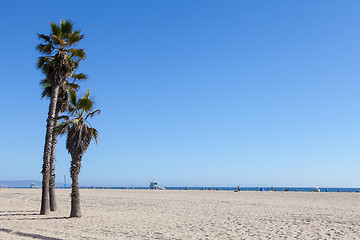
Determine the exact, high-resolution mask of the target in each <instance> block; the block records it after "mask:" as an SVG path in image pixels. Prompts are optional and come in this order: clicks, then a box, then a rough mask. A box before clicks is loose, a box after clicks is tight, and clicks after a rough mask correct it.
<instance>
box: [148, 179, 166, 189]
mask: <svg viewBox="0 0 360 240" xmlns="http://www.w3.org/2000/svg"><path fill="white" fill-rule="evenodd" d="M150 189H160V190H165V188H164V187H161V186H159V185H158V184H157V182H155V181H154V180H153V181H152V182H150Z"/></svg>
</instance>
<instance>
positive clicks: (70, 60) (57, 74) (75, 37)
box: [37, 20, 86, 85]
mask: <svg viewBox="0 0 360 240" xmlns="http://www.w3.org/2000/svg"><path fill="white" fill-rule="evenodd" d="M50 25H51V33H50V35H45V34H38V36H39V38H40V39H41V40H43V43H41V44H39V45H38V46H37V49H38V50H39V51H40V53H42V54H44V55H43V56H41V57H39V58H38V61H37V67H38V68H39V69H41V70H42V72H43V73H44V74H45V75H46V76H47V81H48V82H49V83H50V84H55V85H61V84H62V83H63V81H65V80H66V78H67V77H68V76H69V75H73V76H74V77H75V78H77V79H85V78H86V76H85V75H84V74H81V73H80V74H73V71H74V70H75V69H76V68H77V67H78V65H79V62H80V61H81V60H84V59H85V58H86V54H85V51H84V49H78V48H74V46H75V45H76V44H78V43H79V41H80V40H82V39H83V38H84V35H83V34H81V31H80V30H74V29H73V24H72V22H71V21H70V20H61V22H60V25H57V24H55V23H53V22H52V23H50Z"/></svg>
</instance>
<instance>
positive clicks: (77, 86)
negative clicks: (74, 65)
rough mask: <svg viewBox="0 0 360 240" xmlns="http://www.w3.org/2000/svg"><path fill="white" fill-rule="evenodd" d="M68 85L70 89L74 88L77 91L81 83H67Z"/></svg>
mask: <svg viewBox="0 0 360 240" xmlns="http://www.w3.org/2000/svg"><path fill="white" fill-rule="evenodd" d="M67 87H68V88H69V89H72V90H74V91H77V90H79V88H80V85H79V84H76V83H67Z"/></svg>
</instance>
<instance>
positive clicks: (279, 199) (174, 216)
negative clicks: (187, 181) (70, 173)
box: [0, 189, 360, 239]
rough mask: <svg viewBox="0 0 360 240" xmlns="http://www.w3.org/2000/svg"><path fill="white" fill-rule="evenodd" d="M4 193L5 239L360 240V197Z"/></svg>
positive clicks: (0, 231)
mask: <svg viewBox="0 0 360 240" xmlns="http://www.w3.org/2000/svg"><path fill="white" fill-rule="evenodd" d="M57 196H58V207H59V210H58V212H56V213H52V214H50V215H47V216H40V215H38V213H39V209H40V198H41V190H40V189H0V239H281V238H288V239H360V207H359V206H360V205H359V204H360V193H305V192H303V193H301V192H297V193H294V192H284V193H282V192H240V193H236V192H225V191H175V190H167V191H157V190H93V189H85V190H81V200H82V213H83V217H82V218H67V217H68V216H69V214H70V190H57Z"/></svg>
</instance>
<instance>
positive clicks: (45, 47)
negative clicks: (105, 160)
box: [37, 20, 86, 214]
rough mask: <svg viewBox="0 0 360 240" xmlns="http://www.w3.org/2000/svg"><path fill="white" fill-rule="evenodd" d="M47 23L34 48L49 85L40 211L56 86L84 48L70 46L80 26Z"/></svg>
mask: <svg viewBox="0 0 360 240" xmlns="http://www.w3.org/2000/svg"><path fill="white" fill-rule="evenodd" d="M50 25H51V32H50V35H45V34H38V36H39V38H40V39H41V40H42V41H43V43H41V44H39V45H38V46H37V49H38V50H39V51H40V53H41V54H43V56H41V57H39V59H38V62H37V67H38V68H39V69H41V70H42V72H43V74H45V76H46V79H47V82H48V83H49V84H51V86H52V88H51V98H50V105H49V112H48V117H47V123H46V135H45V146H44V156H43V167H42V174H43V180H42V197H41V209H40V214H48V213H50V204H49V180H50V157H51V148H52V139H53V138H52V136H53V128H54V122H55V114H56V104H57V99H58V94H59V88H60V86H62V85H63V84H64V83H65V81H66V79H67V77H68V75H69V74H71V73H72V72H73V71H74V70H75V69H76V68H77V66H78V64H79V62H80V61H81V60H83V59H85V58H86V54H85V51H84V49H77V48H74V46H75V45H76V44H77V43H78V42H79V41H80V40H81V39H83V38H84V35H82V34H81V31H80V30H73V24H72V23H71V21H69V20H62V21H61V22H60V25H57V24H55V23H50Z"/></svg>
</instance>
